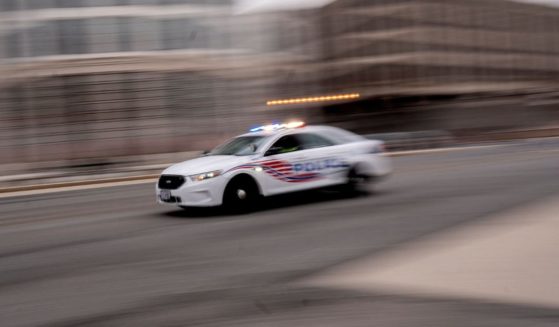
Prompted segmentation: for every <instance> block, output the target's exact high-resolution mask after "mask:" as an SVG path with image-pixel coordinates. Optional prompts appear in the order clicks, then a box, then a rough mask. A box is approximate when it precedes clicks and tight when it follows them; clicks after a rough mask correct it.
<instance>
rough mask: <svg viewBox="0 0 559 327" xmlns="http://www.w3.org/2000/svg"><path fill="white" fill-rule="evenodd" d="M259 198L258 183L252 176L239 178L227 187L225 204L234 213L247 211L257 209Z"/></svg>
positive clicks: (224, 196)
mask: <svg viewBox="0 0 559 327" xmlns="http://www.w3.org/2000/svg"><path fill="white" fill-rule="evenodd" d="M258 198H259V192H258V186H257V185H256V183H255V182H254V181H253V180H252V179H250V178H238V179H234V180H232V181H231V182H230V183H229V185H227V187H226V188H225V193H224V195H223V205H224V207H225V208H226V209H227V210H228V211H231V212H233V213H246V212H250V211H252V210H254V209H255V206H256V204H257V200H258Z"/></svg>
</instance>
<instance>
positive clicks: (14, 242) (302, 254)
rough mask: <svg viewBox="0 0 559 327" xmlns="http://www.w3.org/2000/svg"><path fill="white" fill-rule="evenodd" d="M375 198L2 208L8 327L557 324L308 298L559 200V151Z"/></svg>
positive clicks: (408, 173) (528, 151)
mask: <svg viewBox="0 0 559 327" xmlns="http://www.w3.org/2000/svg"><path fill="white" fill-rule="evenodd" d="M394 164H395V167H396V173H395V174H394V176H392V177H391V178H390V179H388V180H386V181H385V182H383V183H381V184H379V185H377V186H376V187H375V190H374V192H373V193H372V194H371V195H369V196H362V197H357V198H347V197H344V196H343V195H340V194H337V193H332V192H307V193H301V194H296V195H291V196H282V197H276V198H272V199H268V201H267V203H266V205H264V208H263V209H262V210H260V211H258V212H255V213H252V214H249V215H243V216H227V215H226V214H224V213H222V212H220V211H219V210H196V211H190V212H185V211H182V210H176V209H174V208H172V207H162V206H158V205H156V204H155V202H154V194H153V185H150V184H143V185H131V186H125V187H111V188H101V189H94V190H83V191H72V192H60V193H51V194H43V195H35V196H23V197H14V198H4V199H0V325H1V326H507V327H510V326H522V327H524V326H559V310H554V309H550V308H538V307H528V306H519V305H510V304H503V303H495V302H486V301H480V302H477V301H465V300H459V299H452V298H449V299H440V298H438V299H431V298H421V297H418V296H405V295H402V294H400V295H394V294H390V293H389V292H388V293H376V292H371V291H367V292H365V291H363V292H353V291H336V290H332V289H325V288H316V287H307V286H305V285H304V284H301V282H300V281H301V280H304V279H305V278H308V277H309V276H313V275H316V274H320V273H321V272H322V271H324V270H325V269H328V268H330V267H333V266H336V265H339V264H343V263H346V262H348V261H351V260H355V259H358V258H361V257H363V256H374V255H377V254H382V253H384V252H385V251H389V250H392V249H395V248H397V247H398V246H401V245H402V244H405V243H407V242H410V241H413V240H416V239H418V238H421V237H423V236H426V235H431V234H433V233H441V232H444V231H445V230H447V229H449V228H456V227H457V226H460V225H467V224H468V223H471V222H474V221H479V220H480V219H484V218H485V217H487V216H488V215H489V214H493V213H496V212H500V211H502V210H505V209H509V208H513V207H517V206H523V205H525V204H528V203H532V202H534V201H538V200H540V199H543V198H546V197H547V196H551V195H554V194H557V193H558V192H559V141H557V140H543V141H529V142H528V141H527V142H516V143H510V144H507V145H504V146H498V147H490V148H482V149H475V150H466V151H451V152H441V153H435V154H428V155H414V156H404V157H397V158H395V159H394Z"/></svg>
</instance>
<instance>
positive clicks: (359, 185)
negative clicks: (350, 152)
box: [344, 167, 371, 195]
mask: <svg viewBox="0 0 559 327" xmlns="http://www.w3.org/2000/svg"><path fill="white" fill-rule="evenodd" d="M370 180H371V177H370V176H368V175H365V174H361V173H359V169H358V167H353V168H351V169H350V170H349V172H348V174H347V182H346V184H345V185H344V189H345V191H346V192H347V193H348V195H365V194H369V193H370V185H371V184H370Z"/></svg>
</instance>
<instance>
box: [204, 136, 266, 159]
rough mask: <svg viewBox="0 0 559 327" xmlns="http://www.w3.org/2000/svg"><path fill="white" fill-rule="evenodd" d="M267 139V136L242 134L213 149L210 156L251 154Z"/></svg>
mask: <svg viewBox="0 0 559 327" xmlns="http://www.w3.org/2000/svg"><path fill="white" fill-rule="evenodd" d="M266 139H267V137H266V136H240V137H236V138H234V139H232V140H230V141H228V142H227V143H225V144H222V145H220V146H218V147H217V148H215V149H213V150H212V151H211V152H210V153H209V154H208V155H210V156H249V155H251V154H254V153H255V152H256V151H258V149H259V148H260V146H261V145H262V144H263V143H264V142H265V140H266Z"/></svg>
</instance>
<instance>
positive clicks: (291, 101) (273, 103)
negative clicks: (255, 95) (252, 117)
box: [266, 93, 361, 106]
mask: <svg viewBox="0 0 559 327" xmlns="http://www.w3.org/2000/svg"><path fill="white" fill-rule="evenodd" d="M359 97H361V95H360V94H359V93H351V94H338V95H327V96H319V97H312V98H294V99H283V100H271V101H268V102H266V105H268V106H278V105H282V104H295V103H312V102H325V101H337V100H350V99H358V98H359Z"/></svg>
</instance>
